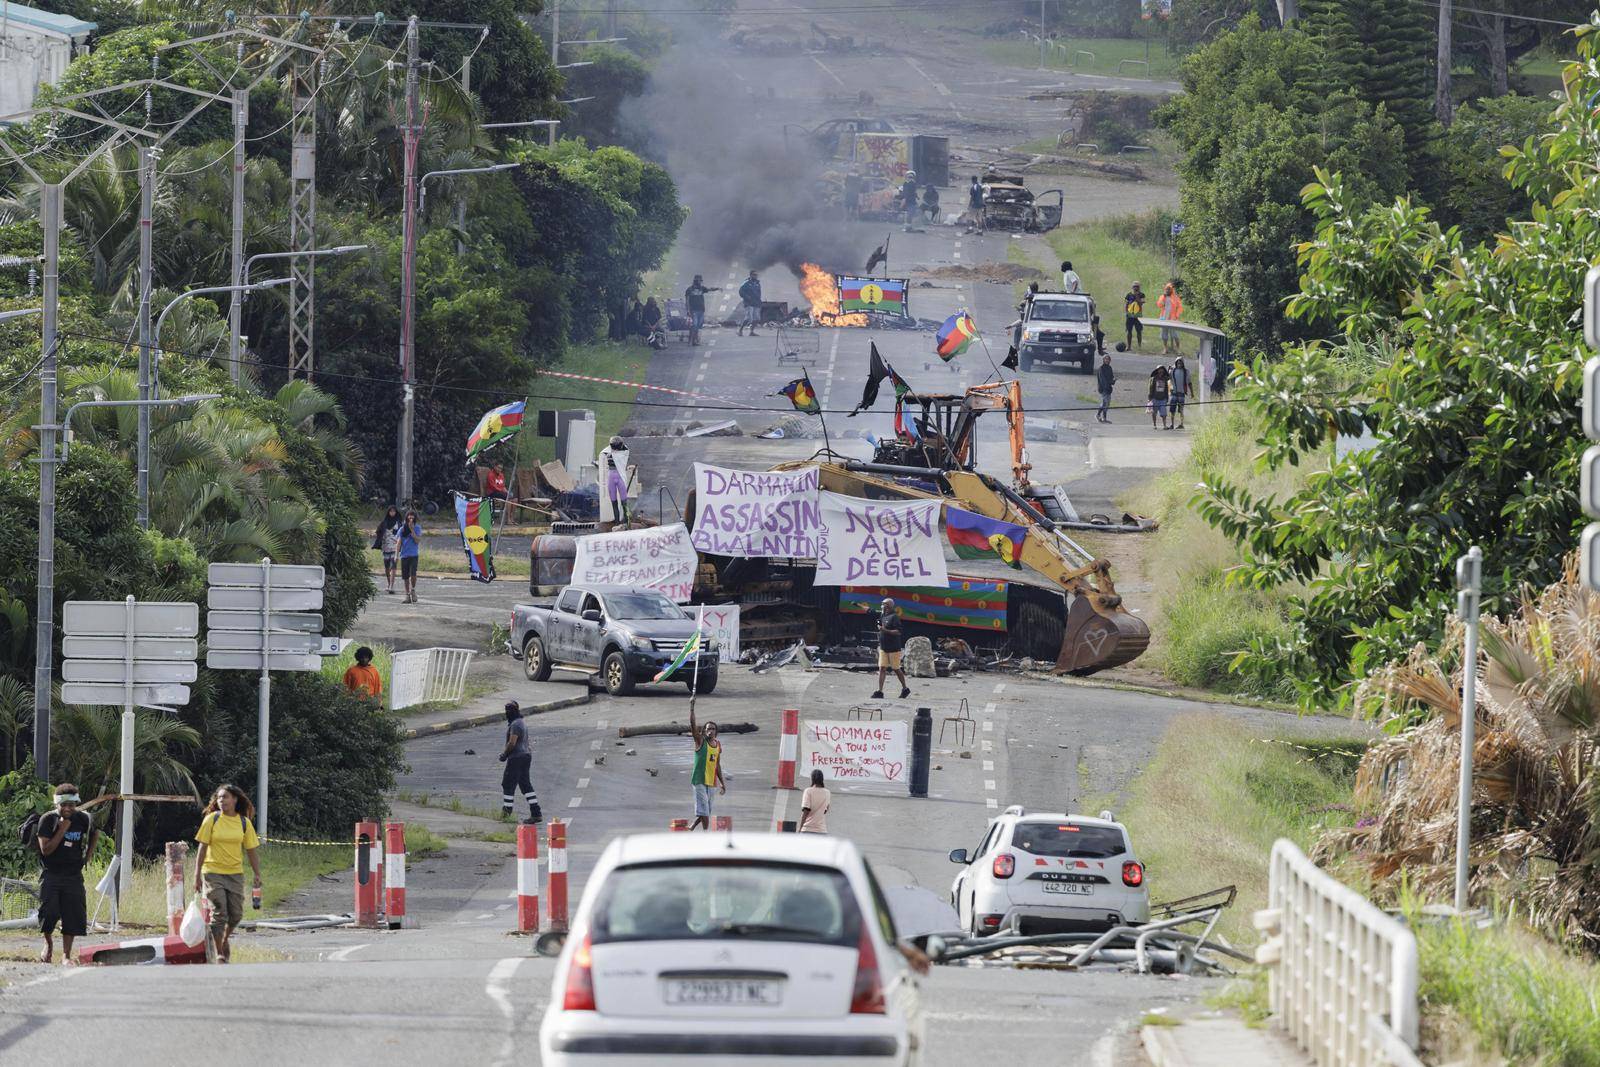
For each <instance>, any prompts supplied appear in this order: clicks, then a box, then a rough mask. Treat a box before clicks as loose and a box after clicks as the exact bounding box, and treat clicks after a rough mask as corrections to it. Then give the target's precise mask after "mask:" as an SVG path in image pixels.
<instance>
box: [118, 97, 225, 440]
mask: <svg viewBox="0 0 1600 1067" xmlns="http://www.w3.org/2000/svg"><path fill="white" fill-rule="evenodd" d="M249 121H250V90H249V89H235V90H234V91H233V236H232V242H231V244H230V246H229V247H230V249H231V251H232V259H231V265H230V269H229V274H228V283H229V284H230V285H233V286H235V288H234V291H233V299H232V300H230V301H228V378H229V380H230V381H232V382H233V384H234V385H238V384H239V383H240V382H241V381H243V380H244V368H243V367H242V366H241V365H240V362H239V360H240V356H241V355H242V351H241V347H242V346H241V344H240V341H239V333H240V330H241V329H242V328H243V318H244V293H242V292H240V291H239V289H238V288H237V287H238V285H239V284H240V279H241V277H242V272H243V270H244V128H245V125H246V124H247V123H248V122H249ZM141 410H142V409H141Z"/></svg>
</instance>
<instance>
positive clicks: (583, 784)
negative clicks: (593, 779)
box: [578, 778, 589, 789]
mask: <svg viewBox="0 0 1600 1067" xmlns="http://www.w3.org/2000/svg"><path fill="white" fill-rule="evenodd" d="M578 788H579V789H588V788H589V779H587V778H579V779H578Z"/></svg>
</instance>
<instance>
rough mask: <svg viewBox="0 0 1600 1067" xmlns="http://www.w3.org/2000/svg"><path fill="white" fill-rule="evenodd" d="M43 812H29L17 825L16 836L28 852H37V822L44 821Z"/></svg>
mask: <svg viewBox="0 0 1600 1067" xmlns="http://www.w3.org/2000/svg"><path fill="white" fill-rule="evenodd" d="M44 817H45V812H42V811H35V812H30V813H29V815H28V817H27V818H26V819H23V820H22V822H21V824H20V825H18V827H17V837H18V838H19V839H20V840H21V843H22V847H23V848H25V849H27V850H28V851H29V852H32V853H34V854H36V855H37V854H39V824H40V823H41V822H43V821H44Z"/></svg>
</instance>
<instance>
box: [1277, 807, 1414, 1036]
mask: <svg viewBox="0 0 1600 1067" xmlns="http://www.w3.org/2000/svg"><path fill="white" fill-rule="evenodd" d="M1267 904H1268V906H1267V908H1266V909H1265V910H1263V911H1259V912H1257V913H1256V915H1255V925H1256V928H1257V929H1259V930H1263V931H1265V932H1266V933H1267V934H1269V935H1270V936H1269V938H1268V940H1267V941H1265V942H1263V943H1262V945H1261V947H1260V948H1258V949H1257V950H1256V961H1257V962H1258V963H1261V964H1264V965H1267V966H1269V967H1271V971H1270V972H1269V973H1270V985H1269V994H1268V1002H1269V1004H1270V1005H1271V1008H1272V1013H1273V1014H1274V1015H1275V1016H1276V1017H1277V1023H1278V1025H1280V1026H1282V1027H1284V1028H1285V1029H1286V1030H1287V1031H1288V1032H1289V1036H1290V1037H1291V1038H1292V1039H1293V1040H1294V1042H1295V1044H1297V1045H1299V1046H1300V1047H1301V1048H1302V1049H1304V1050H1305V1051H1306V1052H1307V1053H1308V1054H1309V1055H1310V1056H1311V1057H1312V1058H1313V1059H1314V1060H1315V1061H1316V1062H1317V1063H1318V1064H1319V1065H1322V1067H1329V1065H1334V1064H1337V1065H1340V1067H1346V1065H1349V1067H1366V1065H1368V1064H1372V1065H1376V1064H1384V1063H1394V1062H1406V1061H1407V1059H1408V1057H1409V1059H1410V1062H1415V1058H1414V1056H1409V1054H1410V1052H1411V1050H1414V1049H1416V1047H1417V1014H1418V1009H1417V939H1416V937H1415V936H1414V935H1413V934H1412V933H1411V931H1410V930H1408V929H1406V928H1405V926H1404V925H1402V924H1401V923H1400V921H1399V920H1397V919H1395V918H1393V917H1392V916H1390V915H1386V914H1384V912H1383V911H1381V910H1379V908H1378V907H1377V905H1375V904H1373V903H1372V902H1371V901H1370V900H1368V899H1367V898H1365V897H1363V896H1362V895H1361V894H1359V893H1357V892H1355V891H1354V890H1353V889H1350V888H1349V887H1348V886H1345V885H1343V884H1341V883H1340V882H1338V881H1337V880H1335V879H1334V878H1332V877H1331V876H1329V875H1328V874H1327V873H1326V872H1325V871H1323V870H1321V869H1320V868H1318V867H1317V865H1316V864H1314V863H1312V862H1311V861H1310V860H1309V859H1307V858H1306V855H1305V853H1303V852H1301V851H1300V849H1299V848H1297V847H1296V846H1295V845H1294V843H1293V842H1290V841H1287V840H1282V839H1280V840H1279V841H1278V842H1277V843H1276V844H1274V845H1273V846H1272V861H1271V882H1270V886H1269V888H1268V890H1267Z"/></svg>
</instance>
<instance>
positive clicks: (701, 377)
mask: <svg viewBox="0 0 1600 1067" xmlns="http://www.w3.org/2000/svg"><path fill="white" fill-rule="evenodd" d="M1151 373H1154V372H1153V371H1152V372H1151ZM694 380H695V381H697V382H703V381H705V380H706V372H705V371H701V372H700V373H699V374H696V375H695V376H694Z"/></svg>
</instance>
